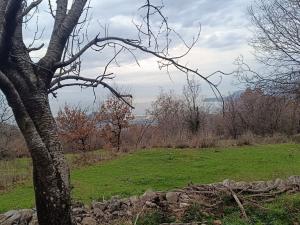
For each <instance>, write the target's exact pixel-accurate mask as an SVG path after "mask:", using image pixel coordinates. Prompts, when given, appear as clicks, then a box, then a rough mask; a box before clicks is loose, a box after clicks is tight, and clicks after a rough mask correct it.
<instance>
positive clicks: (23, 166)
mask: <svg viewBox="0 0 300 225" xmlns="http://www.w3.org/2000/svg"><path fill="white" fill-rule="evenodd" d="M31 174H32V166H31V161H30V160H29V159H25V158H24V159H13V160H0V191H3V190H7V189H8V188H9V187H12V186H14V185H16V184H19V183H22V182H24V181H26V180H28V179H29V178H30V177H31Z"/></svg>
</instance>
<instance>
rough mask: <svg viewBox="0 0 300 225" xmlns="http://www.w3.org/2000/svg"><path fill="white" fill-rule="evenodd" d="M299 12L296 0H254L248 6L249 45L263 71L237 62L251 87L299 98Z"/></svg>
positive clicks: (299, 5)
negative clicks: (262, 66)
mask: <svg viewBox="0 0 300 225" xmlns="http://www.w3.org/2000/svg"><path fill="white" fill-rule="evenodd" d="M299 12H300V3H299V0H255V1H254V2H253V4H252V5H251V7H250V8H249V14H250V17H251V21H252V24H253V26H254V28H253V34H254V37H253V39H252V40H251V42H250V44H251V45H252V46H253V48H254V50H255V53H256V57H257V59H258V61H259V62H261V63H262V65H264V66H265V67H264V69H263V70H262V71H263V72H259V73H257V72H254V71H252V70H251V69H250V67H249V66H247V65H246V64H245V63H244V62H242V61H240V62H239V64H240V66H241V70H240V72H243V78H244V79H246V81H247V82H248V84H251V85H252V87H257V88H262V89H265V90H267V91H268V92H269V93H270V92H271V93H277V94H278V93H280V94H289V95H292V96H298V97H299V94H300V39H299V31H300V23H299V21H300V13H299ZM249 72H250V73H249Z"/></svg>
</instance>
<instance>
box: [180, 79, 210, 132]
mask: <svg viewBox="0 0 300 225" xmlns="http://www.w3.org/2000/svg"><path fill="white" fill-rule="evenodd" d="M200 92H201V86H200V83H199V82H198V81H197V80H196V79H195V77H193V78H192V79H190V78H189V77H187V85H185V86H184V88H183V96H184V100H185V105H186V113H185V117H186V122H187V125H188V129H189V130H190V131H191V132H192V134H196V133H198V131H199V129H200V127H202V126H204V121H205V115H206V112H205V110H204V107H203V106H202V105H201V95H200Z"/></svg>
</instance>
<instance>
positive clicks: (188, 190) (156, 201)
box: [0, 176, 300, 225]
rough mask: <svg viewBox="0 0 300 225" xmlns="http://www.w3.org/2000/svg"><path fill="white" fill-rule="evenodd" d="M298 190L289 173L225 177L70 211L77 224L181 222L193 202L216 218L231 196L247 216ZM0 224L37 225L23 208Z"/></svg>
mask: <svg viewBox="0 0 300 225" xmlns="http://www.w3.org/2000/svg"><path fill="white" fill-rule="evenodd" d="M299 190H300V176H292V177H289V178H288V179H286V180H281V179H276V180H273V181H259V182H251V183H246V182H234V181H230V180H225V181H224V182H222V183H216V184H210V185H190V186H188V187H185V188H182V189H176V190H173V191H169V192H152V191H147V192H146V193H145V194H143V195H142V196H139V197H136V196H134V197H131V198H126V199H121V198H117V197H114V198H112V199H110V200H108V201H103V202H93V203H92V204H91V205H89V206H86V205H83V204H80V203H75V204H74V205H73V208H72V210H73V215H74V218H75V220H76V223H77V224H78V225H98V224H103V225H108V224H109V225H111V224H132V225H136V224H137V221H138V218H139V217H141V216H143V214H145V213H147V212H149V211H151V210H152V211H153V210H160V211H162V212H167V213H168V214H171V215H173V216H174V217H175V218H176V219H177V220H178V221H180V218H181V217H182V216H183V215H184V213H185V211H186V210H187V209H188V208H189V207H190V206H191V205H192V204H197V205H199V206H201V212H202V213H203V214H205V215H207V216H216V217H219V216H221V215H222V212H223V210H222V209H224V204H226V203H225V201H223V200H224V199H225V198H226V199H227V200H228V199H231V201H232V202H233V203H234V204H235V205H236V206H237V207H238V208H239V209H240V211H241V215H242V216H244V217H245V219H247V214H246V212H245V210H244V206H245V205H247V204H260V203H262V202H264V201H266V200H268V201H269V200H270V199H274V198H275V197H276V196H277V195H280V194H283V193H295V192H298V191H299ZM218 213H219V215H218ZM0 224H1V225H37V224H38V222H37V216H36V211H35V210H34V209H23V210H12V211H9V212H7V213H5V214H2V215H1V214H0ZM178 224H180V223H178ZM191 224H192V225H194V224H201V223H191ZM215 224H216V225H219V224H221V222H220V221H215Z"/></svg>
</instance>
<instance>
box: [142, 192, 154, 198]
mask: <svg viewBox="0 0 300 225" xmlns="http://www.w3.org/2000/svg"><path fill="white" fill-rule="evenodd" d="M155 196H156V193H155V192H153V191H151V190H148V191H146V192H145V193H144V194H143V196H142V197H143V199H145V200H151V199H153V198H155Z"/></svg>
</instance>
